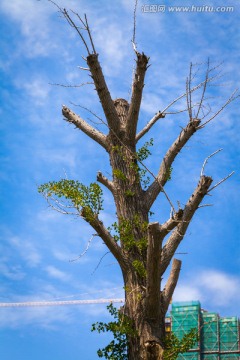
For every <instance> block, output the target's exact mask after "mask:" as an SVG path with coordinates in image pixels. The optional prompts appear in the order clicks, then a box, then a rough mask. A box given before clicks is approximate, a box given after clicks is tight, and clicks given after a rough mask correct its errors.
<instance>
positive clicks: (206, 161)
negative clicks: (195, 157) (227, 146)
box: [200, 149, 223, 177]
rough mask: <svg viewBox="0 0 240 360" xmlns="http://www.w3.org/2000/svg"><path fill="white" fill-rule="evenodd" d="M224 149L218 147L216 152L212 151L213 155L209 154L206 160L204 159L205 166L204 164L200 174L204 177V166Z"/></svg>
mask: <svg viewBox="0 0 240 360" xmlns="http://www.w3.org/2000/svg"><path fill="white" fill-rule="evenodd" d="M222 150H223V149H218V150H216V151H214V153H212V154H211V155H209V156H208V157H207V158H206V159H205V160H204V163H203V166H202V169H201V174H200V176H201V177H202V176H203V172H204V168H205V166H206V164H207V163H208V160H209V159H210V158H211V157H213V156H214V155H216V154H217V153H219V152H220V151H222Z"/></svg>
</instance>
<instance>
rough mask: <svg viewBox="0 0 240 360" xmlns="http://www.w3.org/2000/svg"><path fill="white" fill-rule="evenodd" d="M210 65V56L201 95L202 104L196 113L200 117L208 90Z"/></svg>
mask: <svg viewBox="0 0 240 360" xmlns="http://www.w3.org/2000/svg"><path fill="white" fill-rule="evenodd" d="M209 66H210V61H209V58H208V63H207V70H206V77H205V82H204V85H203V91H202V96H201V100H200V104H199V107H198V111H197V114H196V118H198V115H199V112H200V110H201V109H202V104H203V100H204V96H205V92H206V89H207V83H208V74H209Z"/></svg>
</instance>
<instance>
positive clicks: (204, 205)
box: [198, 204, 213, 209]
mask: <svg viewBox="0 0 240 360" xmlns="http://www.w3.org/2000/svg"><path fill="white" fill-rule="evenodd" d="M206 206H213V204H203V205H199V206H198V209H200V208H203V207H206Z"/></svg>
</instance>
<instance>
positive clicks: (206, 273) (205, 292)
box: [174, 269, 240, 314]
mask: <svg viewBox="0 0 240 360" xmlns="http://www.w3.org/2000/svg"><path fill="white" fill-rule="evenodd" d="M239 286H240V278H239V277H237V276H236V275H231V274H229V273H226V272H224V271H220V270H216V269H209V270H207V269H204V270H202V271H196V273H195V274H194V275H192V276H191V277H189V276H188V278H187V279H186V280H183V281H180V283H179V286H178V287H177V289H176V291H175V293H174V301H191V300H200V301H201V302H202V303H203V304H204V306H205V307H207V306H209V307H210V308H211V309H213V308H214V307H215V309H216V310H215V311H217V309H219V311H221V310H224V311H226V308H228V309H229V314H230V313H231V311H235V305H236V304H237V303H238V302H239V300H240V294H239ZM205 304H206V305H205ZM231 309H234V310H231Z"/></svg>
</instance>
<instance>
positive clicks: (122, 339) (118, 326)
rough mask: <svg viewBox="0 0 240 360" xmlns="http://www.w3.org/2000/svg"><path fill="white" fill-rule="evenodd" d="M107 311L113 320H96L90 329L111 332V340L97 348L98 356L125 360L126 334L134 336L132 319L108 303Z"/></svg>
mask: <svg viewBox="0 0 240 360" xmlns="http://www.w3.org/2000/svg"><path fill="white" fill-rule="evenodd" d="M107 309H108V311H109V313H110V314H111V315H112V316H113V318H114V319H115V321H111V322H109V323H103V322H97V323H95V324H93V325H92V329H91V331H98V332H99V333H101V332H109V331H110V332H112V334H113V340H112V341H111V342H110V343H109V344H108V345H107V346H106V347H105V348H103V349H99V350H98V351H97V354H98V356H99V357H100V358H102V357H104V358H105V359H108V360H127V359H128V356H127V345H128V343H127V336H136V335H137V333H136V331H135V330H134V329H133V326H132V321H131V319H129V318H128V317H127V316H126V315H124V314H123V313H121V311H119V310H118V309H117V308H115V307H114V306H113V304H110V305H108V306H107Z"/></svg>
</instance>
